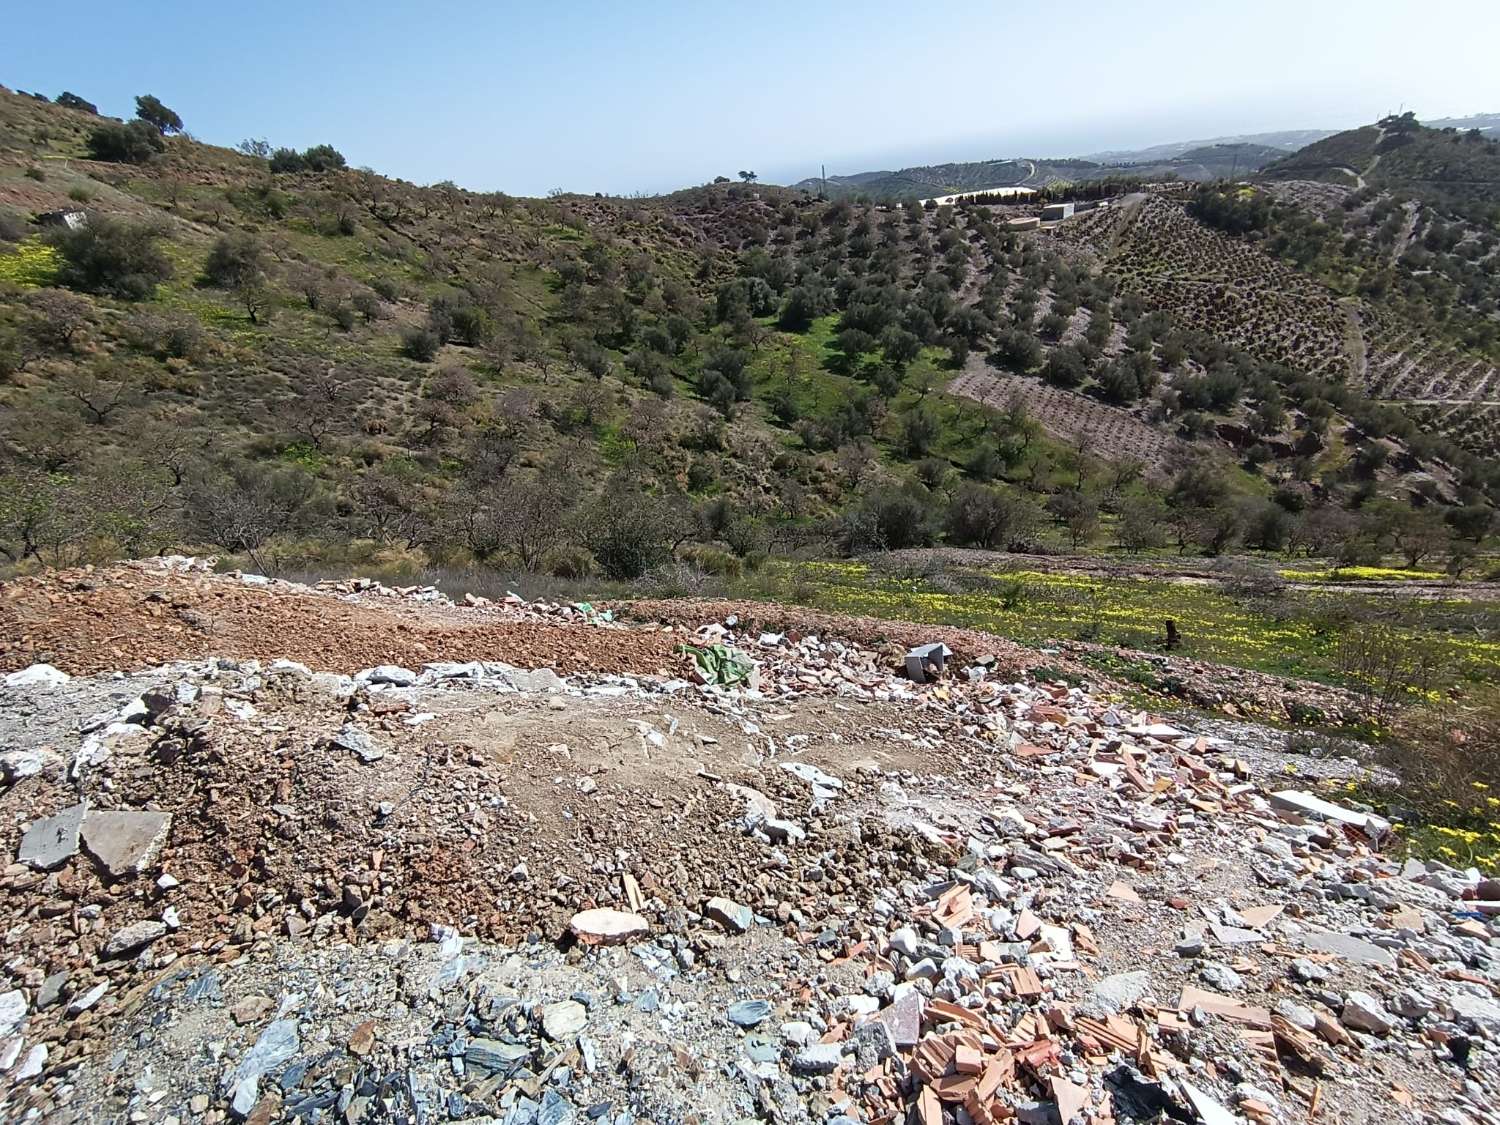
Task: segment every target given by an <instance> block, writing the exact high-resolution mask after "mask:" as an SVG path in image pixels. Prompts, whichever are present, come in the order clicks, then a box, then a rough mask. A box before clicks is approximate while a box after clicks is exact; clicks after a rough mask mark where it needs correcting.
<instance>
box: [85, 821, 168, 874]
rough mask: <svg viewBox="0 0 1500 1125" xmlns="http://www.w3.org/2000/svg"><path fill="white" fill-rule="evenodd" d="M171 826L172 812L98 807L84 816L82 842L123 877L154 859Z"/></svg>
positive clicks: (111, 871) (90, 853)
mask: <svg viewBox="0 0 1500 1125" xmlns="http://www.w3.org/2000/svg"><path fill="white" fill-rule="evenodd" d="M171 830H172V814H171V813H163V812H128V811H117V810H100V809H95V810H94V811H93V812H90V813H89V814H88V815H87V816H85V817H84V818H83V846H84V847H85V848H86V849H88V853H89V855H91V856H93V857H94V858H95V859H96V860H98V861H99V863H100V864H101V865H102V866H103V867H104V869H105V870H106V871H108V872H109V873H110V875H112V876H114V877H115V878H116V879H120V878H123V877H124V876H126V875H139V874H140V873H141V872H142V871H145V870H146V869H147V868H148V867H150V866H151V865H152V864H153V863H155V861H156V857H157V856H158V855H160V854H161V849H162V845H164V844H165V843H166V842H167V834H168V833H169V832H170V831H171Z"/></svg>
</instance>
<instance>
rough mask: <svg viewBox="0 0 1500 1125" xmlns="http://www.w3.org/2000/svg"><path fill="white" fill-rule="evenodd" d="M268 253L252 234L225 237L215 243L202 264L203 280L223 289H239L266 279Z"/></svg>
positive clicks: (235, 234) (237, 233) (227, 235)
mask: <svg viewBox="0 0 1500 1125" xmlns="http://www.w3.org/2000/svg"><path fill="white" fill-rule="evenodd" d="M265 273H266V252H265V248H264V247H263V246H262V245H261V244H260V242H259V240H258V239H256V238H255V237H254V236H253V235H249V234H244V233H240V232H236V233H234V234H226V235H224V236H223V237H221V238H220V239H219V240H218V241H217V242H215V243H214V245H213V249H212V250H210V251H209V252H208V258H207V260H206V261H204V263H203V280H204V281H205V282H206V283H207V284H209V285H213V286H217V287H218V288H220V289H237V288H239V287H240V286H242V285H247V284H251V283H253V282H256V281H258V280H260V279H261V278H263V277H264V276H265Z"/></svg>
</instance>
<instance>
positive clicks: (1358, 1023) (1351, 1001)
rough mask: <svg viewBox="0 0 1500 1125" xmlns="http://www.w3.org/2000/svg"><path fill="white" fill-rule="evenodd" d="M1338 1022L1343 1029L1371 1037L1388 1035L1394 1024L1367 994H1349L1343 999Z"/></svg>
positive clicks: (1377, 1001) (1379, 1004)
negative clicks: (1364, 1032)
mask: <svg viewBox="0 0 1500 1125" xmlns="http://www.w3.org/2000/svg"><path fill="white" fill-rule="evenodd" d="M1339 1020H1340V1022H1342V1023H1343V1025H1344V1026H1345V1027H1350V1028H1353V1029H1354V1030H1355V1031H1368V1032H1369V1033H1371V1034H1372V1035H1389V1034H1390V1031H1391V1028H1392V1027H1393V1026H1394V1024H1395V1018H1394V1017H1393V1016H1392V1015H1391V1014H1390V1013H1389V1012H1387V1011H1386V1010H1385V1008H1384V1007H1382V1006H1381V1003H1380V1001H1379V1000H1377V999H1375V997H1373V996H1371V995H1370V994H1369V993H1368V992H1351V993H1349V995H1348V996H1346V997H1344V1008H1343V1011H1341V1012H1340V1013H1339Z"/></svg>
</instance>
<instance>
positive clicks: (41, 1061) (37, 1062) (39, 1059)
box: [10, 1043, 47, 1082]
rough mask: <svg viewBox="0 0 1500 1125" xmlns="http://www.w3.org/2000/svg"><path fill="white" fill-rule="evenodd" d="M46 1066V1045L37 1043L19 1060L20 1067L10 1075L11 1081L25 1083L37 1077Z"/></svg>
mask: <svg viewBox="0 0 1500 1125" xmlns="http://www.w3.org/2000/svg"><path fill="white" fill-rule="evenodd" d="M46 1066H47V1044H45V1043H38V1044H37V1045H36V1046H35V1047H33V1048H31V1050H29V1051H27V1052H26V1057H25V1058H23V1059H22V1060H21V1065H20V1066H18V1067H17V1068H16V1071H15V1073H14V1074H12V1075H11V1076H10V1077H11V1081H13V1082H26V1081H28V1080H30V1079H32V1078H35V1077H37V1075H39V1074H41V1073H42V1071H43V1070H44V1069H45V1068H46Z"/></svg>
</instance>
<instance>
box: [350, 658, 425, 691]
mask: <svg viewBox="0 0 1500 1125" xmlns="http://www.w3.org/2000/svg"><path fill="white" fill-rule="evenodd" d="M355 679H356V680H362V681H363V682H365V683H367V684H389V685H390V686H392V687H411V686H412V684H414V683H416V682H417V674H416V673H415V672H413V671H412V670H411V669H410V668H402V667H401V666H400V665H398V664H378V665H376V666H375V667H374V668H366V669H365V670H364V671H363V672H361V673H360V674H359V675H358V676H356V677H355Z"/></svg>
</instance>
